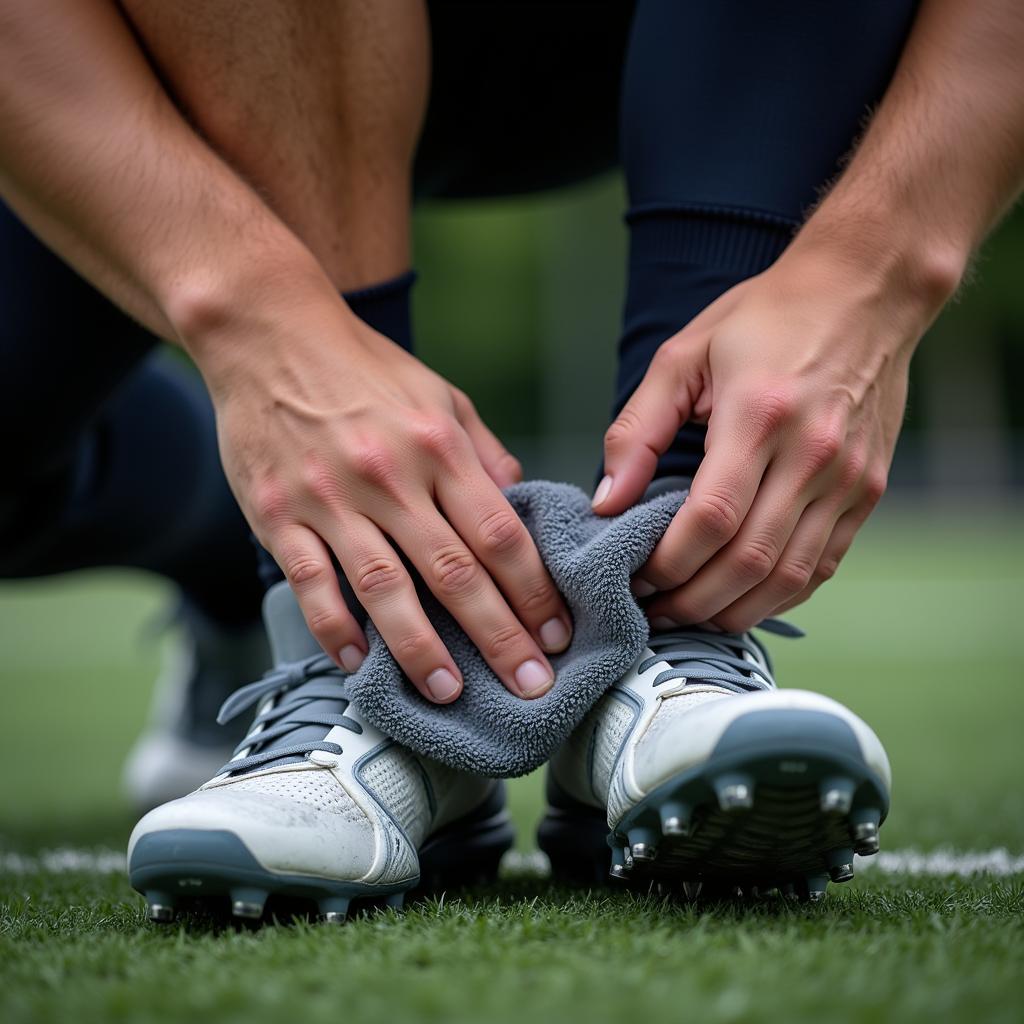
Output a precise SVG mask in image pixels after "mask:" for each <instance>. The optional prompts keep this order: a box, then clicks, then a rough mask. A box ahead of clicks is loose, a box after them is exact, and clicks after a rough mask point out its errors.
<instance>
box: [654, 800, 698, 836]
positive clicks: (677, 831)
mask: <svg viewBox="0 0 1024 1024" xmlns="http://www.w3.org/2000/svg"><path fill="white" fill-rule="evenodd" d="M658 814H659V816H660V818H661V834H662V835H664V836H687V835H689V834H690V808H689V807H687V806H686V804H681V803H676V802H674V801H669V802H667V803H664V804H662V805H661V807H660V809H659V811H658Z"/></svg>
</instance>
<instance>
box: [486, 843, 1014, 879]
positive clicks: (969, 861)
mask: <svg viewBox="0 0 1024 1024" xmlns="http://www.w3.org/2000/svg"><path fill="white" fill-rule="evenodd" d="M854 861H855V866H856V869H857V870H858V871H867V870H870V871H871V872H872V873H875V872H878V873H881V874H886V875H916V876H932V877H935V878H946V877H949V876H951V875H957V876H959V877H960V878H971V877H973V876H976V875H992V876H994V877H997V878H1007V877H1009V876H1011V875H1021V874H1024V855H1018V854H1012V853H1010V852H1009V850H1007V849H1006V848H1005V847H997V848H996V849H994V850H967V851H957V850H950V849H939V850H931V851H929V852H928V853H922V852H921V851H920V850H890V851H882V852H880V853H876V854H875V856H874V857H859V856H858V857H854ZM501 866H502V867H503V868H504V869H505V870H506V871H514V872H516V873H517V874H528V875H536V876H538V877H546V876H547V875H548V874H549V873H550V871H551V865H550V864H549V863H548V858H547V856H545V854H543V853H541V852H540V851H539V850H532V851H530V852H529V853H520V852H519V851H518V850H511V851H509V852H508V853H506V854H505V857H504V859H503V860H502V862H501Z"/></svg>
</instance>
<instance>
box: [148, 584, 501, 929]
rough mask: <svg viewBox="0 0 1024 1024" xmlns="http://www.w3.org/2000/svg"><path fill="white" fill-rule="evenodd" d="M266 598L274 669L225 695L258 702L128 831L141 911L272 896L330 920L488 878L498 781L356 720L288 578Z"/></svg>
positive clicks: (260, 904)
mask: <svg viewBox="0 0 1024 1024" xmlns="http://www.w3.org/2000/svg"><path fill="white" fill-rule="evenodd" d="M265 609H266V617H267V624H268V631H269V633H270V636H271V645H272V648H273V650H274V654H275V661H276V663H277V665H278V668H277V669H275V670H274V671H273V672H271V673H268V675H267V676H266V677H265V678H264V679H263V680H262V681H261V682H258V683H254V684H252V685H251V686H248V687H244V688H243V689H242V690H239V691H238V692H237V693H236V694H235V695H234V696H233V697H232V698H231V699H230V700H229V701H228V702H227V703H226V704H225V708H224V712H225V714H227V715H231V714H234V713H238V712H240V711H242V710H244V709H245V708H247V707H250V706H252V705H253V704H258V705H259V713H258V714H257V716H256V720H255V722H254V723H253V727H252V729H251V730H250V732H249V735H248V737H247V738H246V739H245V740H243V742H242V743H241V744H240V745H239V749H238V751H237V752H236V755H235V757H234V758H233V759H232V760H231V761H230V762H229V763H228V764H226V765H224V766H223V768H222V769H221V770H220V772H219V773H218V774H217V775H216V777H215V778H213V779H212V780H211V781H210V782H207V783H206V784H205V785H204V786H202V787H201V788H200V789H199V790H197V791H196V792H195V793H192V794H190V795H189V796H186V797H183V798H181V799H178V800H174V801H172V802H171V803H168V804H164V805H163V806H162V807H158V808H156V809H155V810H153V811H151V812H150V813H149V814H147V815H146V816H145V817H144V818H143V819H142V820H141V821H140V822H139V824H138V825H137V826H136V827H135V830H134V832H133V833H132V837H131V840H130V842H129V846H128V870H129V876H130V879H131V883H132V885H133V886H134V887H135V888H136V889H137V890H139V892H141V893H143V895H144V896H145V898H146V901H147V904H148V907H149V915H150V918H151V919H152V920H154V921H170V920H173V918H174V915H175V912H176V911H177V910H178V909H180V908H181V907H182V906H184V905H187V904H195V903H196V902H199V903H202V904H206V905H207V906H218V905H219V906H222V907H229V908H230V910H231V913H232V914H233V915H234V916H235V917H238V918H260V917H262V916H263V913H264V909H265V905H266V902H267V900H268V898H269V897H277V898H280V899H283V900H287V901H289V902H295V901H299V903H300V904H305V905H307V906H308V905H310V904H312V905H314V906H315V907H316V909H317V911H318V912H319V914H320V915H321V916H322V917H324V918H325V919H326V920H329V921H340V920H344V918H345V916H346V914H347V912H348V908H349V904H350V902H351V901H352V900H354V899H366V900H370V901H373V902H385V903H387V904H388V905H391V906H400V905H401V903H402V899H403V895H404V893H406V892H407V891H408V890H409V889H412V888H415V887H419V886H421V885H427V886H429V887H436V886H438V885H440V884H443V883H445V882H449V883H451V884H466V883H470V882H476V881H479V880H481V879H483V878H493V877H494V876H495V875H496V873H497V867H498V862H499V860H500V858H501V856H502V854H503V853H504V852H505V851H506V850H507V849H508V848H509V847H510V846H511V844H512V839H513V834H512V828H511V825H510V823H509V819H508V816H507V814H506V813H505V810H504V789H503V785H502V783H500V782H496V781H495V780H492V779H484V778H480V777H478V776H473V775H469V774H466V773H464V772H457V771H454V770H453V769H450V768H447V767H445V766H443V765H440V764H437V763H436V762H433V761H430V760H428V759H426V758H422V757H419V756H417V755H414V754H413V753H411V752H410V751H409V750H407V749H405V748H404V747H401V746H399V745H398V744H396V743H395V742H394V741H393V740H390V739H389V738H387V737H386V736H384V735H382V734H381V733H380V732H379V731H377V730H376V729H375V728H373V726H371V725H370V724H369V723H368V722H366V720H365V719H364V718H362V716H361V715H360V714H359V713H358V711H356V709H355V708H354V707H353V706H352V705H351V704H350V703H349V702H348V700H347V699H346V698H345V696H344V689H343V685H342V682H343V678H344V676H343V673H342V672H341V670H340V669H338V668H337V667H336V666H335V665H334V663H333V662H332V661H331V660H330V659H329V658H327V657H326V656H325V655H324V654H322V653H319V648H318V647H317V645H316V641H315V640H314V639H313V637H312V636H311V635H310V634H309V632H308V631H307V630H306V628H305V624H304V623H303V622H302V617H301V613H300V612H299V610H298V606H297V604H296V603H295V600H294V597H293V595H292V593H291V591H290V590H289V589H288V587H287V585H286V584H278V585H277V586H276V587H274V588H272V589H271V591H270V592H269V593H268V595H267V600H266V604H265Z"/></svg>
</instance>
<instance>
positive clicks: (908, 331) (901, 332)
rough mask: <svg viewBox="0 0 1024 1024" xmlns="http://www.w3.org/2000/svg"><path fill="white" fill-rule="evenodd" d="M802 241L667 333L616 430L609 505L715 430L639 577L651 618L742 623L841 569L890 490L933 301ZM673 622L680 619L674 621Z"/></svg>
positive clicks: (608, 459) (608, 443) (629, 496)
mask: <svg viewBox="0 0 1024 1024" xmlns="http://www.w3.org/2000/svg"><path fill="white" fill-rule="evenodd" d="M809 257H810V254H809V253H806V252H805V251H804V250H802V249H801V248H800V247H799V246H797V247H795V248H794V250H793V251H791V252H790V253H787V254H786V255H784V256H783V258H782V259H781V260H780V261H779V262H778V263H777V264H776V265H775V266H774V267H772V268H770V269H769V270H767V271H766V272H764V273H763V274H760V275H759V276H757V277H755V278H752V279H751V280H749V281H745V282H743V283H742V284H740V285H738V286H737V287H735V288H733V289H732V290H731V291H729V292H727V293H726V294H725V295H723V296H722V297H721V298H720V299H719V300H718V301H717V302H715V303H713V304H712V305H711V306H709V307H708V308H707V309H706V310H705V311H704V312H703V313H702V314H701V315H700V316H698V317H697V318H696V319H695V320H693V321H692V322H691V323H690V324H689V325H688V326H687V327H686V328H685V329H684V330H682V331H680V332H679V333H678V334H677V335H675V336H674V337H672V338H670V339H669V340H668V341H666V342H665V343H664V344H663V345H662V347H661V348H660V349H659V350H658V352H657V354H656V355H655V358H654V360H653V361H652V363H651V366H650V367H649V369H648V372H647V374H646V376H645V377H644V380H643V381H642V382H641V384H640V386H639V387H638V388H637V390H636V392H635V393H634V394H633V396H632V398H631V399H630V401H629V402H628V404H627V405H626V406H625V408H624V409H623V410H622V413H621V414H620V415H619V417H618V419H617V420H616V421H615V423H613V424H612V426H611V427H610V428H609V430H608V432H607V435H606V439H605V471H606V473H607V475H608V476H607V478H606V479H610V481H611V483H610V485H607V484H604V483H602V486H603V487H604V493H603V494H602V493H601V490H600V488H599V491H598V496H599V497H601V498H602V500H601V501H598V502H596V504H595V507H596V509H597V510H598V511H599V512H602V513H607V514H610V513H616V512H620V511H622V510H623V509H624V508H626V507H628V506H629V505H630V504H632V503H633V502H635V501H636V500H637V499H638V498H639V497H640V496H641V495H642V493H643V491H644V488H645V487H646V485H647V484H648V483H649V482H650V480H651V478H652V476H653V473H654V470H655V465H656V461H657V457H658V455H659V454H660V453H661V452H664V451H665V450H666V449H667V448H668V446H669V445H670V444H671V442H672V440H673V439H674V437H675V435H676V431H677V430H678V429H679V427H680V426H681V425H682V424H683V423H685V422H686V421H687V420H697V421H700V422H705V421H706V422H707V423H708V437H707V445H706V450H707V455H706V457H705V459H704V461H703V463H702V464H701V466H700V469H699V470H698V472H697V474H696V477H695V479H694V481H693V487H692V490H691V492H690V495H689V497H688V498H687V500H686V502H685V503H684V505H683V507H682V508H681V509H680V511H679V512H678V514H677V515H676V517H675V519H674V520H673V522H672V523H671V525H670V526H669V528H668V530H667V531H666V533H665V536H664V537H663V538H662V540H661V542H660V543H659V544H658V546H657V548H655V550H654V553H653V554H652V556H651V558H650V560H649V561H648V562H647V564H646V565H645V566H643V567H642V568H641V569H640V571H639V573H638V574H637V577H636V578H635V581H634V590H635V592H636V593H637V594H638V596H646V595H649V594H653V593H654V592H655V591H661V592H662V593H660V594H659V595H658V596H656V597H653V598H652V600H651V602H650V604H649V605H648V608H647V611H648V614H649V616H650V618H651V621H652V623H654V624H655V625H659V626H666V627H667V626H669V625H670V624H689V623H711V624H712V625H715V626H717V627H719V628H721V629H725V630H728V631H735V632H740V631H743V630H746V629H749V628H750V627H751V626H753V625H755V624H756V623H757V622H759V621H760V620H761V619H763V618H765V617H766V616H769V615H771V614H772V613H774V612H777V611H781V610H784V609H785V608H788V607H791V606H792V605H794V604H798V603H799V602H801V601H803V600H805V599H806V598H807V597H808V596H809V595H810V594H811V593H812V592H813V591H814V589H815V588H816V587H817V586H818V585H819V584H820V583H821V582H822V581H823V580H825V579H828V578H829V577H830V576H831V575H832V574H833V573H834V572H835V570H836V567H837V566H838V564H839V561H840V559H841V558H842V557H843V555H844V554H845V553H846V551H847V549H848V548H849V546H850V544H851V542H852V541H853V538H854V534H855V533H856V531H857V530H858V528H859V527H860V525H861V524H862V523H863V522H864V520H865V518H866V517H867V515H868V513H869V512H870V511H871V509H872V508H873V507H874V505H875V503H876V502H877V501H878V500H879V498H880V497H881V496H882V493H883V491H884V490H885V484H886V477H887V473H888V469H889V465H890V463H891V461H892V455H893V450H894V448H895V445H896V438H897V435H898V432H899V428H900V424H901V422H902V419H903V412H904V407H905V404H906V394H907V371H908V366H909V362H910V355H911V353H912V351H913V348H914V345H915V344H916V343H917V340H918V338H919V337H920V335H921V333H922V332H923V330H924V327H925V326H926V324H927V319H928V317H927V315H926V314H925V313H924V310H923V304H922V303H914V302H909V301H907V300H906V298H905V296H904V295H903V294H902V293H901V292H899V291H898V290H897V289H894V288H891V287H888V286H887V285H884V284H883V283H882V282H881V281H880V280H878V279H876V278H875V277H874V275H864V276H859V277H858V276H857V275H855V274H854V273H853V272H852V268H851V267H850V266H849V265H846V266H842V265H839V264H835V265H831V266H830V265H829V264H828V262H827V260H824V259H821V258H815V259H810V258H809ZM659 620H665V621H659Z"/></svg>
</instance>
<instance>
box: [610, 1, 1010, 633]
mask: <svg viewBox="0 0 1024 1024" xmlns="http://www.w3.org/2000/svg"><path fill="white" fill-rule="evenodd" d="M1022 45H1024V9H1022V8H1021V5H1020V4H1019V3H1018V2H1017V0H989V2H986V3H982V4H964V3H961V2H959V0H924V2H923V3H922V4H921V8H920V11H919V13H918V15H917V19H916V21H915V23H914V28H913V31H912V32H911V36H910V39H909V41H908V43H907V46H906V49H905V50H904V53H903V56H902V58H901V60H900V63H899V66H898V67H897V69H896V73H895V75H894V76H893V80H892V83H891V84H890V86H889V89H888V91H887V93H886V95H885V98H884V100H883V102H882V104H881V106H880V107H879V109H878V111H877V113H876V114H875V116H874V118H873V119H872V122H871V125H870V127H869V128H868V130H867V132H866V133H865V135H864V138H863V140H862V141H861V143H860V145H859V146H858V147H857V149H856V152H855V153H854V154H853V157H852V159H851V160H850V161H849V165H848V167H847V169H846V171H845V172H844V173H843V175H842V176H841V177H840V179H839V181H838V183H837V184H836V185H835V187H834V188H833V189H832V191H831V192H830V193H829V195H828V196H827V197H826V198H825V199H824V201H823V202H822V203H821V205H820V206H819V207H818V209H817V210H816V211H815V213H814V214H813V215H812V216H811V217H810V218H809V219H808V221H807V223H806V224H805V225H804V227H803V229H802V230H801V231H800V233H799V234H798V235H797V237H796V238H795V239H794V241H793V242H792V243H791V245H790V247H789V248H788V249H787V250H786V252H785V253H784V254H783V256H782V257H781V258H780V259H779V261H778V262H777V263H776V264H775V265H774V266H772V267H771V268H770V269H769V270H767V271H765V272H764V273H763V274H761V275H759V276H758V277H756V278H753V279H751V280H749V281H745V282H744V283H742V284H740V285H738V286H737V287H736V288H733V289H732V290H731V291H729V292H727V293H726V294H725V295H723V296H722V297H721V298H720V299H719V300H718V301H717V302H715V303H714V304H712V305H711V306H709V307H708V308H707V309H706V310H705V311H704V312H703V313H702V314H701V315H700V316H698V317H697V318H696V319H695V320H693V321H692V322H691V323H690V324H689V325H688V326H687V327H686V328H685V329H684V330H682V331H680V332H679V333H678V334H677V335H675V337H673V338H670V339H669V340H668V341H667V342H666V343H665V344H664V345H663V346H662V348H661V349H660V350H659V351H658V353H657V355H656V357H655V359H654V360H653V362H652V365H651V367H650V368H649V370H648V373H647V375H646V377H645V378H644V380H643V381H642V382H641V384H640V387H639V388H638V389H637V391H636V393H635V394H634V395H633V397H632V399H631V400H630V402H629V403H628V404H627V405H626V407H625V408H624V409H623V411H622V413H621V415H620V416H619V418H618V419H617V420H616V422H615V423H614V424H612V426H611V428H610V429H609V431H608V435H607V438H606V445H605V452H606V458H605V471H606V473H607V476H606V477H605V479H604V480H602V482H601V484H600V485H599V487H598V490H597V492H596V494H595V501H594V507H595V508H596V509H597V511H598V512H602V513H605V514H609V515H610V514H614V513H618V512H621V511H623V509H625V508H626V507H628V506H629V505H630V504H632V503H633V502H635V501H636V500H637V499H638V498H639V497H640V496H641V494H642V493H643V490H644V487H645V486H646V484H647V483H648V482H649V481H650V479H651V477H652V475H653V473H654V469H655V463H656V461H657V457H658V455H659V454H660V453H661V452H663V451H665V450H666V449H667V448H668V446H669V444H670V443H671V441H672V439H673V437H674V436H675V433H676V430H677V428H678V427H679V426H680V425H681V424H682V423H684V422H685V421H686V420H688V419H693V420H698V421H700V420H704V419H707V421H708V437H707V443H706V451H707V455H706V457H705V459H704V462H703V464H702V465H701V467H700V469H699V470H698V472H697V474H696V477H695V479H694V481H693V488H692V490H691V493H690V496H689V498H688V499H687V501H686V502H685V504H684V505H683V507H682V509H680V511H679V513H678V515H677V516H676V518H675V520H674V521H673V522H672V524H671V525H670V527H669V529H668V531H667V532H666V534H665V536H664V538H663V539H662V541H661V543H660V544H659V545H658V547H657V548H656V549H655V551H654V554H653V555H652V557H651V559H650V561H649V562H648V563H647V565H645V566H643V567H642V568H641V570H640V572H639V574H638V576H637V579H636V580H635V583H634V591H635V592H636V593H637V595H638V596H647V595H654V594H655V592H656V591H661V592H662V593H660V594H657V596H652V598H651V601H650V604H649V606H648V613H649V615H650V616H651V619H652V622H653V624H654V625H656V626H658V625H668V623H667V622H665V623H661V622H658V621H657V620H659V619H665V620H671V621H672V622H678V623H711V624H713V625H716V626H719V627H721V628H723V629H727V630H743V629H747V628H749V627H750V626H752V625H754V624H755V623H756V622H758V621H760V620H761V619H762V618H764V617H765V616H766V615H770V614H772V613H773V612H777V611H783V610H785V609H786V608H789V607H791V606H792V605H794V604H797V603H799V602H800V601H802V600H804V599H805V598H806V597H807V596H809V595H810V593H811V592H812V591H813V590H814V589H815V587H816V586H817V585H818V584H819V583H820V582H821V581H822V580H824V579H826V578H827V577H829V576H831V575H832V573H833V572H834V571H835V569H836V566H837V565H838V564H839V561H840V559H841V558H842V557H843V555H844V554H845V552H846V550H847V548H849V546H850V543H851V542H852V540H853V537H854V534H855V533H856V531H857V529H858V528H859V527H860V525H861V523H862V522H863V521H864V518H865V517H866V516H867V514H868V513H869V512H870V510H871V508H872V506H873V505H874V504H875V502H877V501H878V499H879V497H880V496H881V494H882V491H883V490H884V488H885V481H886V476H887V474H888V469H889V465H890V462H891V460H892V454H893V449H894V447H895V444H896V436H897V433H898V431H899V427H900V422H901V420H902V417H903V409H904V405H905V402H906V391H907V370H908V365H909V362H910V356H911V354H912V352H913V349H914V347H915V346H916V345H917V342H918V341H919V340H920V338H921V335H922V334H923V333H924V331H925V330H926V328H927V327H928V325H929V323H930V322H931V321H932V320H933V319H934V317H935V316H936V315H937V314H938V312H939V310H940V309H941V308H942V305H943V303H944V302H945V301H946V300H947V299H948V298H949V297H950V295H952V293H953V292H954V291H955V290H956V288H957V286H958V284H959V282H960V279H961V277H962V275H963V272H964V268H965V266H966V264H967V261H968V259H969V258H970V254H971V252H972V251H973V249H974V248H975V246H976V245H977V244H978V242H979V241H980V239H981V238H982V236H983V235H984V233H985V232H986V231H987V230H988V228H989V227H990V226H991V225H992V224H993V223H994V222H995V220H996V219H997V218H998V216H999V214H1000V213H1001V212H1002V211H1003V210H1005V209H1006V208H1007V206H1008V204H1009V203H1010V202H1012V201H1013V199H1014V198H1015V197H1016V196H1017V195H1018V194H1019V193H1020V190H1021V186H1022V184H1024V90H1022V89H1021V88H1020V54H1021V47H1022Z"/></svg>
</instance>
